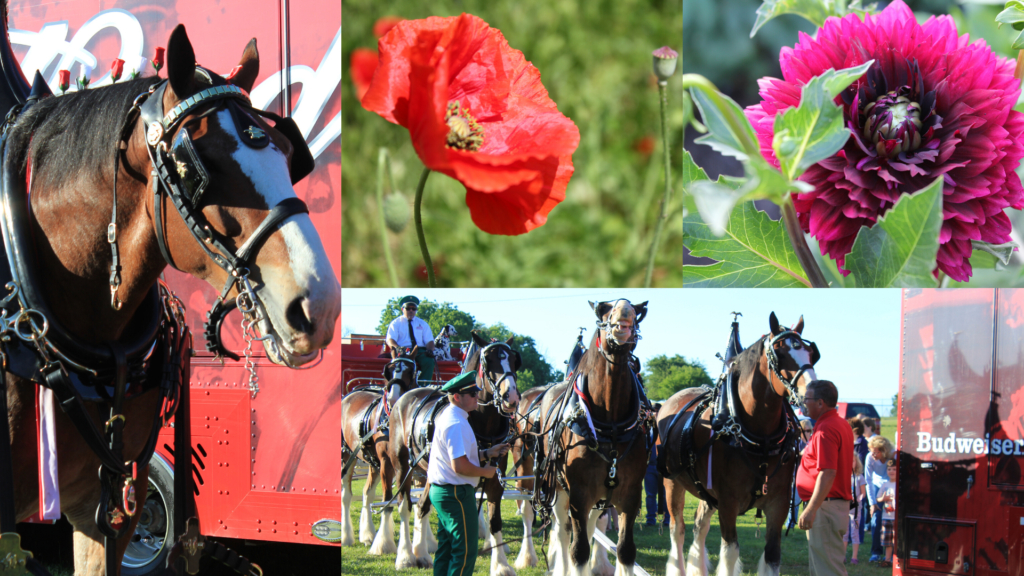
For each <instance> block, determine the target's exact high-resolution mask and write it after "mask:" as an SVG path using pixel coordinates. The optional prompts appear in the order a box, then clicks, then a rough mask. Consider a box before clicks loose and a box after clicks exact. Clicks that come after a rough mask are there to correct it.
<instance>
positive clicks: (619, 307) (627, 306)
mask: <svg viewBox="0 0 1024 576" xmlns="http://www.w3.org/2000/svg"><path fill="white" fill-rule="evenodd" d="M590 307H591V308H593V309H594V313H595V314H596V315H597V327H598V332H597V334H595V339H596V340H597V344H598V346H599V349H600V350H601V353H602V354H604V355H606V356H607V355H611V356H615V355H619V354H627V353H630V352H632V351H633V349H634V348H636V343H637V342H638V341H639V340H640V322H641V321H642V320H643V319H644V317H646V316H647V302H641V303H640V304H633V303H631V302H630V301H629V300H626V299H623V298H620V299H619V300H610V301H608V302H596V303H595V302H590Z"/></svg>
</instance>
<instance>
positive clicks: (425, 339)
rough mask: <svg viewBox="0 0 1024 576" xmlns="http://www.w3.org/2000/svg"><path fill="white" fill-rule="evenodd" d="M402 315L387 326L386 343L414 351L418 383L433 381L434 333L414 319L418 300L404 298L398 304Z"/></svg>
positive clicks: (421, 322)
mask: <svg viewBox="0 0 1024 576" xmlns="http://www.w3.org/2000/svg"><path fill="white" fill-rule="evenodd" d="M398 305H399V307H401V309H402V315H401V316H399V317H398V318H395V319H394V320H392V321H391V324H389V325H388V332H387V343H388V346H390V347H400V348H409V349H412V348H414V347H416V346H419V348H417V350H416V356H415V358H413V359H414V360H415V361H416V367H418V368H419V369H420V378H419V380H420V383H423V382H426V383H427V384H429V383H431V382H433V381H434V333H433V332H431V331H430V326H429V325H428V324H427V323H426V321H424V320H423V319H422V318H417V317H416V309H417V308H418V307H419V305H420V300H419V298H417V297H415V296H406V297H405V298H402V300H401V301H400V302H399V303H398Z"/></svg>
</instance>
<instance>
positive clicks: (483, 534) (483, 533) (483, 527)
mask: <svg viewBox="0 0 1024 576" xmlns="http://www.w3.org/2000/svg"><path fill="white" fill-rule="evenodd" d="M486 510H487V506H481V507H480V517H479V518H477V519H476V525H477V527H478V528H479V532H480V539H481V540H483V541H484V542H486V541H487V539H488V538H489V537H490V536H491V522H490V520H488V519H487V512H486Z"/></svg>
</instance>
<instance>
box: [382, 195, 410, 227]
mask: <svg viewBox="0 0 1024 576" xmlns="http://www.w3.org/2000/svg"><path fill="white" fill-rule="evenodd" d="M384 224H386V225H387V227H388V229H389V230H391V231H392V232H394V233H395V234H399V233H401V232H402V230H405V227H406V226H407V225H408V224H409V200H408V199H407V198H406V197H405V195H404V194H402V193H401V192H395V193H393V194H388V195H387V196H385V197H384Z"/></svg>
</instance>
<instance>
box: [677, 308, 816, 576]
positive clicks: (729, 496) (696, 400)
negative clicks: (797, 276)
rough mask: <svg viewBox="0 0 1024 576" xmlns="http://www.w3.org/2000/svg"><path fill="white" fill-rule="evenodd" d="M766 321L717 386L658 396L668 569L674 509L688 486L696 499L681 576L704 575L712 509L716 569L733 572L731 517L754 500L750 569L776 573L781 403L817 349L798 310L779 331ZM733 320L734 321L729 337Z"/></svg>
mask: <svg viewBox="0 0 1024 576" xmlns="http://www.w3.org/2000/svg"><path fill="white" fill-rule="evenodd" d="M769 324H770V329H771V332H770V333H769V334H768V335H767V336H765V337H763V338H761V339H759V340H758V341H757V343H755V344H754V345H752V346H750V347H749V348H747V349H745V350H743V351H742V352H741V353H740V354H739V355H738V356H736V357H735V358H734V359H731V364H730V365H729V366H727V368H726V371H725V374H724V375H723V379H722V380H720V386H719V391H721V392H720V393H717V394H713V393H710V392H709V391H708V390H707V389H705V388H687V389H684V390H681V391H679V392H677V393H676V394H674V395H673V396H672V397H671V398H669V399H668V400H667V401H665V403H664V405H663V406H662V408H661V410H660V411H659V412H658V429H659V432H660V434H661V439H662V450H663V453H662V458H663V459H662V460H661V461H660V462H659V466H661V467H662V473H663V474H664V476H665V491H666V497H667V504H668V510H669V514H670V515H671V519H672V521H671V540H672V548H671V550H670V553H669V560H668V566H667V568H666V575H668V576H681V574H682V573H683V570H684V568H683V538H684V531H685V521H684V520H683V516H682V515H683V506H684V504H685V502H686V493H687V492H690V493H691V494H694V495H696V496H698V497H700V498H701V500H702V501H701V503H700V504H699V505H698V508H697V513H696V518H695V519H694V529H693V532H694V541H693V545H692V546H691V547H690V551H689V556H688V558H687V565H686V573H687V574H707V568H708V558H707V549H706V547H705V544H704V540H705V538H706V536H707V533H708V529H709V528H710V526H711V513H712V512H714V510H715V509H716V508H717V510H718V521H719V525H720V527H721V530H722V544H721V555H720V556H719V562H718V570H717V574H719V576H734V575H738V574H740V572H741V567H740V562H739V544H738V542H737V534H736V517H737V516H739V515H741V514H743V513H745V512H746V511H748V510H750V509H751V508H754V507H756V508H757V509H758V511H759V512H758V518H760V511H762V510H763V511H764V513H765V515H766V520H765V524H766V528H767V529H766V533H765V547H764V553H763V554H762V556H761V560H760V562H759V564H758V570H757V572H758V574H759V575H767V574H771V575H777V574H778V573H779V565H780V562H781V554H782V548H781V539H782V525H783V523H784V522H785V519H786V515H787V514H788V513H789V504H790V485H791V484H790V483H791V482H792V479H793V468H794V465H795V462H796V453H795V452H796V439H797V435H798V433H799V426H797V425H796V421H795V417H794V416H793V412H792V410H791V409H790V408H789V407H788V406H787V400H788V401H789V402H790V403H793V404H798V403H800V402H802V400H803V395H804V391H805V389H806V387H807V384H809V383H810V382H811V381H812V380H814V379H815V377H816V376H815V374H814V368H813V365H814V363H815V362H816V361H817V359H818V353H817V347H816V346H815V345H814V344H813V343H810V342H807V341H805V340H803V339H802V338H801V336H800V333H801V332H802V331H803V327H804V320H803V317H801V318H800V320H799V321H798V322H797V323H796V326H794V327H793V328H792V329H787V328H785V327H783V326H780V325H779V321H778V320H777V319H776V317H775V313H772V314H771V316H770V318H769ZM737 326H738V325H737V324H735V323H734V333H733V334H734V338H735V337H736V336H737V333H736V327H737ZM732 343H733V341H732V340H731V341H730V344H732ZM716 398H717V399H719V400H720V402H717V401H716V400H715V399H716ZM730 406H731V407H732V409H731V410H730V408H729V407H730ZM712 437H714V439H712Z"/></svg>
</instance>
